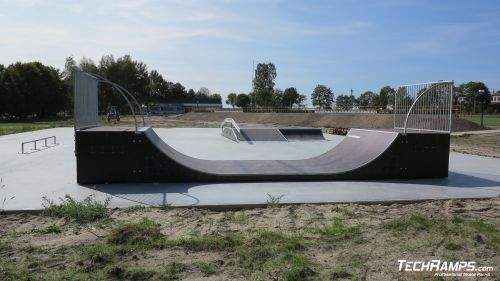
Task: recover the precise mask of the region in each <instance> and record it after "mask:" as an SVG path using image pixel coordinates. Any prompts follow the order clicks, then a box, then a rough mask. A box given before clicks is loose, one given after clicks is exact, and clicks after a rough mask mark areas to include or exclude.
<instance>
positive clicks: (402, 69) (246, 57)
mask: <svg viewBox="0 0 500 281" xmlns="http://www.w3.org/2000/svg"><path fill="white" fill-rule="evenodd" d="M499 15H500V1H493V0H492V1H487V0H483V1H458V0H439V1H426V0H404V1H401V0H379V1H370V0H363V1H362V0H359V1H357V0H337V1H335V0H325V1H321V0H318V1H302V0H298V1H284V0H283V1H281V0H262V1H261V0H247V1H233V0H211V1H192V0H164V1H154V0H132V1H129V0H119V1H114V0H104V1H103V0H100V1H94V0H88V1H85V0H80V1H71V0H15V1H12V0H0V64H3V65H8V64H11V63H15V62H17V61H21V62H30V61H40V62H42V63H44V64H48V65H51V66H54V67H56V68H59V69H63V68H64V61H65V58H66V57H68V56H73V57H74V58H75V59H77V60H80V59H81V58H82V57H84V56H85V57H87V58H91V59H93V60H94V61H95V62H96V63H98V62H99V60H100V58H101V57H102V56H103V55H106V54H112V55H114V57H115V58H117V57H120V56H123V55H125V54H129V55H131V56H132V58H133V59H134V60H139V61H143V62H144V63H146V64H147V65H148V67H149V70H157V71H158V72H160V73H161V74H162V75H163V77H164V78H165V79H166V80H168V81H173V82H180V83H182V84H183V85H184V86H185V87H186V88H187V89H189V88H193V89H195V90H197V89H199V88H200V87H208V88H209V89H210V90H211V92H212V93H219V94H221V95H222V96H223V97H225V96H227V94H228V93H230V92H236V93H242V92H245V93H248V92H249V91H251V88H252V74H253V65H254V64H255V65H256V64H257V63H260V62H265V63H267V62H272V63H273V64H274V65H275V66H276V68H277V73H278V76H277V78H276V87H278V88H281V89H282V90H284V89H286V88H288V87H296V88H297V89H298V90H299V92H300V93H301V94H305V95H306V96H308V97H309V96H310V93H311V92H312V91H313V89H314V87H315V86H316V85H318V84H324V85H326V86H328V87H330V88H331V89H332V90H333V92H334V94H335V95H340V94H349V93H350V90H351V89H353V90H354V94H355V95H359V94H361V93H363V92H365V91H368V90H371V91H374V92H378V91H379V90H380V89H381V88H382V87H383V86H385V85H390V86H392V87H397V86H398V85H401V84H410V83H419V82H430V81H436V80H441V79H444V80H454V81H455V84H460V83H464V82H468V81H483V82H485V83H486V85H487V86H488V87H489V88H490V90H491V89H495V90H500V68H499V66H500V16H499ZM308 102H309V103H310V100H309V99H308Z"/></svg>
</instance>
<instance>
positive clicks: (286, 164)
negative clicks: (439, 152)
mask: <svg viewBox="0 0 500 281" xmlns="http://www.w3.org/2000/svg"><path fill="white" fill-rule="evenodd" d="M144 133H145V135H146V136H147V137H148V139H149V140H150V141H151V142H152V143H153V144H154V145H155V146H156V147H157V148H158V149H159V150H160V151H161V152H162V153H164V154H165V155H167V156H168V157H170V158H171V159H172V160H174V161H175V162H177V163H179V164H180V165H182V166H185V167H189V168H190V169H193V170H196V171H199V172H202V173H208V174H217V175H324V174H337V173H344V172H348V171H352V170H354V169H357V168H360V167H363V166H365V165H367V164H368V163H370V162H372V161H373V160H374V159H376V158H377V157H378V156H379V155H381V154H382V153H383V152H384V151H386V150H387V148H388V147H390V146H391V144H392V143H393V142H394V141H395V140H396V138H397V136H398V133H396V132H387V131H373V130H369V131H368V130H362V129H351V130H350V132H349V134H348V135H347V137H346V138H345V139H344V140H343V141H342V142H340V143H339V144H338V145H337V146H335V147H334V148H332V149H331V150H329V151H328V152H326V153H324V154H322V155H319V156H316V157H313V158H309V159H302V160H217V161H213V160H203V159H197V158H193V157H190V156H187V155H185V154H182V153H180V152H178V151H177V150H175V149H173V148H172V147H171V146H169V145H168V144H166V143H165V142H164V141H163V140H162V139H161V138H160V137H159V136H158V135H157V134H156V133H155V132H154V131H153V130H152V129H151V128H144Z"/></svg>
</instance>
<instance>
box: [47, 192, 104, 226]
mask: <svg viewBox="0 0 500 281" xmlns="http://www.w3.org/2000/svg"><path fill="white" fill-rule="evenodd" d="M42 200H43V203H42V206H43V207H44V210H43V214H44V215H47V216H51V217H59V218H66V219H71V220H74V221H76V222H78V223H89V222H93V221H96V220H99V219H103V218H107V217H108V216H109V213H108V209H107V207H108V205H109V202H110V201H111V197H110V196H109V197H106V199H105V200H104V202H101V201H97V200H96V199H95V195H89V196H87V197H86V198H85V199H83V200H82V201H77V200H75V199H74V198H72V197H71V196H69V195H67V194H66V195H65V196H64V198H61V199H60V200H61V203H60V204H56V203H54V201H52V200H50V199H48V198H47V197H46V196H44V197H43V199H42Z"/></svg>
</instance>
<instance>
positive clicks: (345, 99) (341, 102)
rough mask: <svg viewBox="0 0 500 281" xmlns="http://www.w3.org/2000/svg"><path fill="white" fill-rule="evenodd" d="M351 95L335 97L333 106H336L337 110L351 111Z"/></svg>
mask: <svg viewBox="0 0 500 281" xmlns="http://www.w3.org/2000/svg"><path fill="white" fill-rule="evenodd" d="M353 98H354V96H353V95H350V96H348V95H339V96H337V99H336V100H335V104H336V105H337V108H338V109H341V110H348V109H351V108H352V106H353V103H352V101H353Z"/></svg>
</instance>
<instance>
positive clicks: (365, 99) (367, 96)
mask: <svg viewBox="0 0 500 281" xmlns="http://www.w3.org/2000/svg"><path fill="white" fill-rule="evenodd" d="M377 101H378V95H377V94H375V93H374V92H372V91H366V92H364V93H363V94H361V95H360V96H359V98H358V103H359V105H360V106H374V105H375V103H376V102H377Z"/></svg>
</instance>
